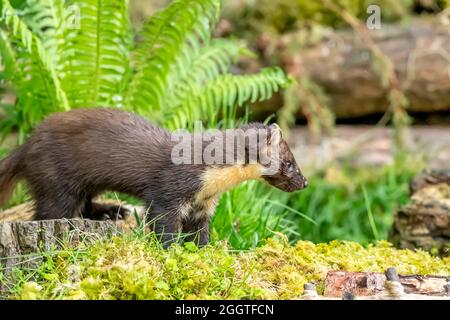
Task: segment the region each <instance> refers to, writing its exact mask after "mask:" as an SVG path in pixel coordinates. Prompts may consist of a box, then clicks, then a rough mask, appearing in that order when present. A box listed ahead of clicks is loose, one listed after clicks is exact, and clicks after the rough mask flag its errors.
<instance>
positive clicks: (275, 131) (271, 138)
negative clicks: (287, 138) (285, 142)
mask: <svg viewBox="0 0 450 320" xmlns="http://www.w3.org/2000/svg"><path fill="white" fill-rule="evenodd" d="M281 138H283V134H282V132H281V128H280V127H279V126H278V125H277V124H276V123H272V124H271V125H270V126H269V134H268V136H267V144H268V145H278V144H279V143H280V141H281Z"/></svg>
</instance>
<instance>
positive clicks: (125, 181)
mask: <svg viewBox="0 0 450 320" xmlns="http://www.w3.org/2000/svg"><path fill="white" fill-rule="evenodd" d="M255 127H256V128H266V129H268V130H269V131H271V130H272V131H274V130H279V129H278V128H277V127H274V126H265V125H262V124H258V123H256V124H249V125H247V126H245V127H244V129H245V128H255ZM277 143H279V144H280V147H281V148H280V150H281V151H280V154H281V155H282V159H283V163H284V164H282V167H281V168H280V172H279V173H278V174H276V175H273V176H264V175H263V174H262V170H261V168H262V166H261V165H260V164H241V165H238V164H233V165H209V166H208V165H205V164H202V165H187V164H182V165H176V164H174V163H172V161H171V150H172V148H173V146H174V144H175V142H173V141H171V136H170V134H169V133H168V132H167V131H165V130H163V129H161V128H159V127H157V126H155V125H153V124H151V123H149V122H147V121H146V120H145V119H143V118H141V117H139V116H137V115H135V114H132V113H126V112H123V111H120V110H118V109H108V108H105V109H101V108H98V109H77V110H73V111H69V112H65V113H57V114H54V115H52V116H50V117H49V118H48V119H46V120H45V121H44V122H43V123H42V124H41V125H40V126H39V127H38V128H37V129H36V130H35V132H34V134H33V135H32V136H31V137H30V138H29V139H28V140H27V141H26V142H25V143H24V144H23V145H22V146H20V147H19V148H18V149H17V150H16V151H15V152H13V153H12V154H11V155H9V156H8V157H6V158H5V159H3V160H2V161H0V201H1V203H0V205H1V204H3V203H4V201H5V200H6V199H7V197H8V195H9V194H10V192H11V190H13V187H14V184H15V182H16V181H18V180H19V179H24V180H26V182H27V184H28V187H29V190H30V192H31V194H32V196H33V199H34V201H35V205H36V215H35V219H55V218H63V217H65V218H72V217H77V216H86V217H90V218H98V216H96V215H97V214H96V212H97V211H98V212H100V213H101V215H102V216H103V215H104V213H105V212H104V208H103V209H102V208H97V209H96V206H95V205H93V204H92V202H91V200H92V198H93V197H95V196H97V195H98V194H100V193H101V192H103V191H106V190H110V191H117V192H122V193H126V194H129V195H132V196H135V197H137V198H140V199H143V200H144V201H145V203H146V205H147V207H149V215H148V219H149V221H151V222H152V223H153V224H154V230H155V232H156V233H157V234H161V235H162V236H163V241H165V243H166V244H169V243H170V242H172V241H173V240H174V238H175V234H176V233H177V232H179V231H183V232H190V233H197V232H198V236H197V239H196V240H197V241H198V242H199V243H200V244H205V243H207V242H208V240H209V219H210V216H211V215H212V213H213V212H214V209H215V206H216V203H217V200H218V197H219V196H220V194H221V193H223V192H224V191H226V190H228V189H230V188H232V187H234V186H235V185H237V184H239V183H240V182H242V181H246V180H249V179H264V180H266V181H268V182H269V183H271V184H273V185H274V186H276V187H278V188H280V189H282V190H286V191H294V190H298V189H300V188H303V187H304V186H305V185H306V180H305V178H304V177H303V175H301V172H300V170H299V169H298V167H297V165H296V163H295V160H294V158H293V156H292V153H291V152H290V150H289V147H288V146H287V144H286V142H285V141H284V140H281V141H277ZM286 161H289V162H290V163H291V164H294V166H295V168H294V171H292V168H291V167H292V165H290V170H289V172H287V171H286V168H285V167H286V165H285V162H286Z"/></svg>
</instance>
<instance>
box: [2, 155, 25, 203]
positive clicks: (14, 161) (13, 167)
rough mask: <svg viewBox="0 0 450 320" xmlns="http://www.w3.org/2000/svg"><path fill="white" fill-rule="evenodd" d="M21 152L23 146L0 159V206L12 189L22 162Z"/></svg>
mask: <svg viewBox="0 0 450 320" xmlns="http://www.w3.org/2000/svg"><path fill="white" fill-rule="evenodd" d="M23 153H24V152H23V147H20V148H18V149H17V150H15V151H14V152H13V153H11V154H10V155H8V156H7V157H6V158H4V159H2V160H0V207H1V206H3V205H4V204H5V202H6V201H7V200H8V198H9V197H10V196H11V194H12V192H13V191H14V187H15V186H16V183H17V180H18V178H19V173H20V168H21V165H22V162H23Z"/></svg>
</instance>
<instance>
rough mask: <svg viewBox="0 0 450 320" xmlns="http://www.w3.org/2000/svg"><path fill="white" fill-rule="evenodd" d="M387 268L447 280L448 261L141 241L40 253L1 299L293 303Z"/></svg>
mask: <svg viewBox="0 0 450 320" xmlns="http://www.w3.org/2000/svg"><path fill="white" fill-rule="evenodd" d="M150 238H151V236H150ZM391 266H395V267H396V268H397V270H398V272H399V273H400V274H434V275H450V258H444V259H440V258H437V257H433V256H431V255H430V254H429V253H427V252H424V251H420V250H419V251H411V250H398V249H395V248H393V247H392V246H391V245H390V244H389V243H387V242H385V241H381V242H378V243H377V244H374V245H369V246H366V247H364V246H362V245H360V244H358V243H355V242H346V241H332V242H329V243H322V244H313V243H312V242H307V241H300V242H298V243H297V244H296V245H289V244H288V243H287V242H286V241H285V240H284V239H283V237H280V238H277V239H275V238H271V239H268V240H266V241H265V244H264V245H262V246H260V247H258V248H256V249H254V250H250V251H233V250H230V249H229V248H228V247H227V245H226V244H225V243H224V242H219V243H216V244H214V245H208V246H206V247H204V248H201V249H198V248H197V247H196V246H195V245H194V244H193V243H187V244H185V245H184V246H179V245H174V246H172V247H171V248H170V249H169V250H163V249H162V248H161V247H160V245H159V244H158V242H156V241H154V240H152V239H149V238H148V236H138V237H136V236H135V235H134V236H133V235H128V236H118V237H115V238H113V239H112V240H110V241H97V242H95V243H94V244H88V245H87V244H81V245H80V246H78V247H76V248H67V249H64V250H59V251H54V252H53V253H50V252H49V253H46V254H45V255H44V257H43V262H42V263H41V264H40V265H39V267H37V268H36V269H32V270H29V269H26V268H18V269H16V270H14V273H13V277H14V278H15V281H14V285H13V286H11V287H10V288H9V292H8V298H15V299H294V298H297V297H299V296H300V295H301V294H302V292H303V285H304V283H306V282H314V283H315V284H316V285H317V288H318V291H319V292H321V291H322V290H323V283H324V280H325V276H326V274H327V272H328V271H330V270H347V271H379V272H383V271H384V270H385V269H386V268H388V267H391ZM3 281H4V282H6V281H5V279H4V280H3ZM5 284H6V283H5Z"/></svg>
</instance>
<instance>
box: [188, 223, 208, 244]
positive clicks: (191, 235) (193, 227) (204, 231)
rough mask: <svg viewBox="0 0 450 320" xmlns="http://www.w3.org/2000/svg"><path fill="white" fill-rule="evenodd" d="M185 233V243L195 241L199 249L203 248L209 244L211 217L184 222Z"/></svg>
mask: <svg viewBox="0 0 450 320" xmlns="http://www.w3.org/2000/svg"><path fill="white" fill-rule="evenodd" d="M183 233H184V234H185V235H186V236H185V238H184V241H185V242H187V241H193V242H195V243H196V244H197V245H198V246H199V247H203V246H205V245H207V244H208V242H209V217H201V218H199V219H195V220H191V219H188V220H186V221H184V222H183Z"/></svg>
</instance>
